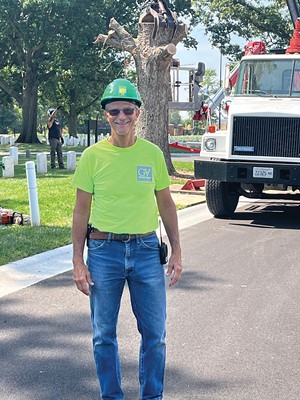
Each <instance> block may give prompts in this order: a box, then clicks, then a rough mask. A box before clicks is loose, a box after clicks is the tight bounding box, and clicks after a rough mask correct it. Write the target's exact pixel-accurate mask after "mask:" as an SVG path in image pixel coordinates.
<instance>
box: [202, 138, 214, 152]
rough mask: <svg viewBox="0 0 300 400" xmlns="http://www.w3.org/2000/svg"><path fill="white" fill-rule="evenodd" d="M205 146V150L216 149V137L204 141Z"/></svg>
mask: <svg viewBox="0 0 300 400" xmlns="http://www.w3.org/2000/svg"><path fill="white" fill-rule="evenodd" d="M204 147H205V150H207V151H213V150H216V147H217V143H216V139H214V138H208V139H206V140H205V142H204Z"/></svg>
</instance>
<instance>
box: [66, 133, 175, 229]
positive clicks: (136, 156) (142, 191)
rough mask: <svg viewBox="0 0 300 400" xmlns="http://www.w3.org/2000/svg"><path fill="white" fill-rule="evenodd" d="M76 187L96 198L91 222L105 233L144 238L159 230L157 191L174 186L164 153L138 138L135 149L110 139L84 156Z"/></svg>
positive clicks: (74, 180)
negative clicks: (144, 234)
mask: <svg viewBox="0 0 300 400" xmlns="http://www.w3.org/2000/svg"><path fill="white" fill-rule="evenodd" d="M72 185H73V186H75V187H76V188H78V189H81V190H83V191H85V192H88V193H92V194H93V207H92V213H91V219H90V222H91V224H92V226H93V227H95V228H98V229H99V230H101V231H103V232H112V233H132V234H135V233H136V234H142V233H146V232H151V231H153V230H155V229H156V228H157V227H158V215H157V205H156V200H155V191H159V190H162V189H165V188H166V187H168V186H169V185H170V178H169V175H168V171H167V168H166V163H165V159H164V155H163V153H162V151H161V150H160V149H159V147H157V146H156V145H154V144H153V143H150V142H148V141H146V140H144V139H142V138H139V137H137V140H136V142H135V144H134V145H133V146H130V147H125V148H123V147H116V146H113V145H112V144H111V143H109V141H108V140H107V139H103V140H101V141H100V142H98V143H96V144H94V145H93V146H91V147H88V148H87V149H86V150H85V151H84V152H83V153H82V155H81V157H80V160H79V163H78V166H77V168H76V171H75V174H74V177H73V180H72Z"/></svg>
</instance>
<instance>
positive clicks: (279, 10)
mask: <svg viewBox="0 0 300 400" xmlns="http://www.w3.org/2000/svg"><path fill="white" fill-rule="evenodd" d="M192 4H193V7H194V9H195V14H194V16H193V19H192V24H193V25H196V24H202V25H204V27H205V31H206V33H207V35H208V39H209V41H210V42H211V44H212V45H213V46H214V47H217V48H219V49H220V50H221V52H222V54H223V55H227V56H229V58H231V59H232V60H238V59H240V57H241V55H242V54H243V53H244V51H243V48H242V47H241V46H240V45H239V44H234V37H235V36H237V37H240V38H243V39H245V41H250V40H253V39H257V38H259V40H263V41H264V42H265V43H266V45H267V48H268V49H271V48H274V47H286V46H287V45H288V44H289V39H290V37H291V34H292V32H293V24H292V21H291V18H290V16H289V11H288V7H287V4H286V2H284V1H282V0H263V1H261V0H226V1H224V0H209V1H208V0H194V1H192Z"/></svg>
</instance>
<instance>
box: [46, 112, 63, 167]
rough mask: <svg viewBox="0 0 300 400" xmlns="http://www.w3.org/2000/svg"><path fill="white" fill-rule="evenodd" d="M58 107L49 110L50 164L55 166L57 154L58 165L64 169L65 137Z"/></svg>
mask: <svg viewBox="0 0 300 400" xmlns="http://www.w3.org/2000/svg"><path fill="white" fill-rule="evenodd" d="M57 110H58V107H57V108H49V110H48V122H47V126H48V139H49V143H50V164H51V168H52V169H53V168H55V155H56V154H57V161H58V166H59V168H60V169H64V168H65V166H64V161H63V155H62V145H63V143H64V139H63V137H62V130H61V125H60V122H59V120H58V119H57Z"/></svg>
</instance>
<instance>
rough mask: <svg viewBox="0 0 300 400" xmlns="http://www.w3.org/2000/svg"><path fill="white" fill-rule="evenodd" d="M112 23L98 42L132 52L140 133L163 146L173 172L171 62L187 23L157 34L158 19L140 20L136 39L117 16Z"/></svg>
mask: <svg viewBox="0 0 300 400" xmlns="http://www.w3.org/2000/svg"><path fill="white" fill-rule="evenodd" d="M109 27H110V29H111V30H110V32H109V34H108V35H102V34H100V35H99V36H98V37H97V39H96V41H95V42H96V43H97V42H103V43H104V44H107V45H108V46H111V47H115V48H118V49H120V50H122V51H124V50H125V51H128V52H129V53H131V54H132V56H133V58H134V60H135V64H136V71H137V76H138V88H139V91H140V94H141V97H142V100H143V105H142V113H141V116H140V119H139V121H138V124H137V133H138V134H139V135H141V136H143V137H145V138H146V139H148V140H150V141H151V142H152V143H155V144H157V145H158V146H159V147H160V148H161V150H162V151H163V153H164V156H165V160H166V164H167V167H168V171H169V174H174V172H175V168H174V166H173V164H172V160H171V156H170V152H169V144H168V101H169V93H170V87H169V82H170V65H171V61H172V57H173V55H174V54H175V53H176V44H178V43H179V42H180V41H181V40H182V39H183V38H184V37H186V36H187V26H186V25H185V24H181V23H178V24H177V26H176V30H175V31H174V27H168V26H167V27H166V26H165V27H163V28H161V27H158V29H157V32H156V34H155V36H154V37H153V32H154V29H155V27H154V23H140V24H139V32H138V36H137V38H136V39H134V38H133V37H132V36H131V35H130V34H129V33H128V32H127V31H126V30H125V29H124V28H123V27H122V26H121V25H119V24H118V22H117V21H116V20H115V19H113V18H112V19H111V21H110V25H109Z"/></svg>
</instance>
